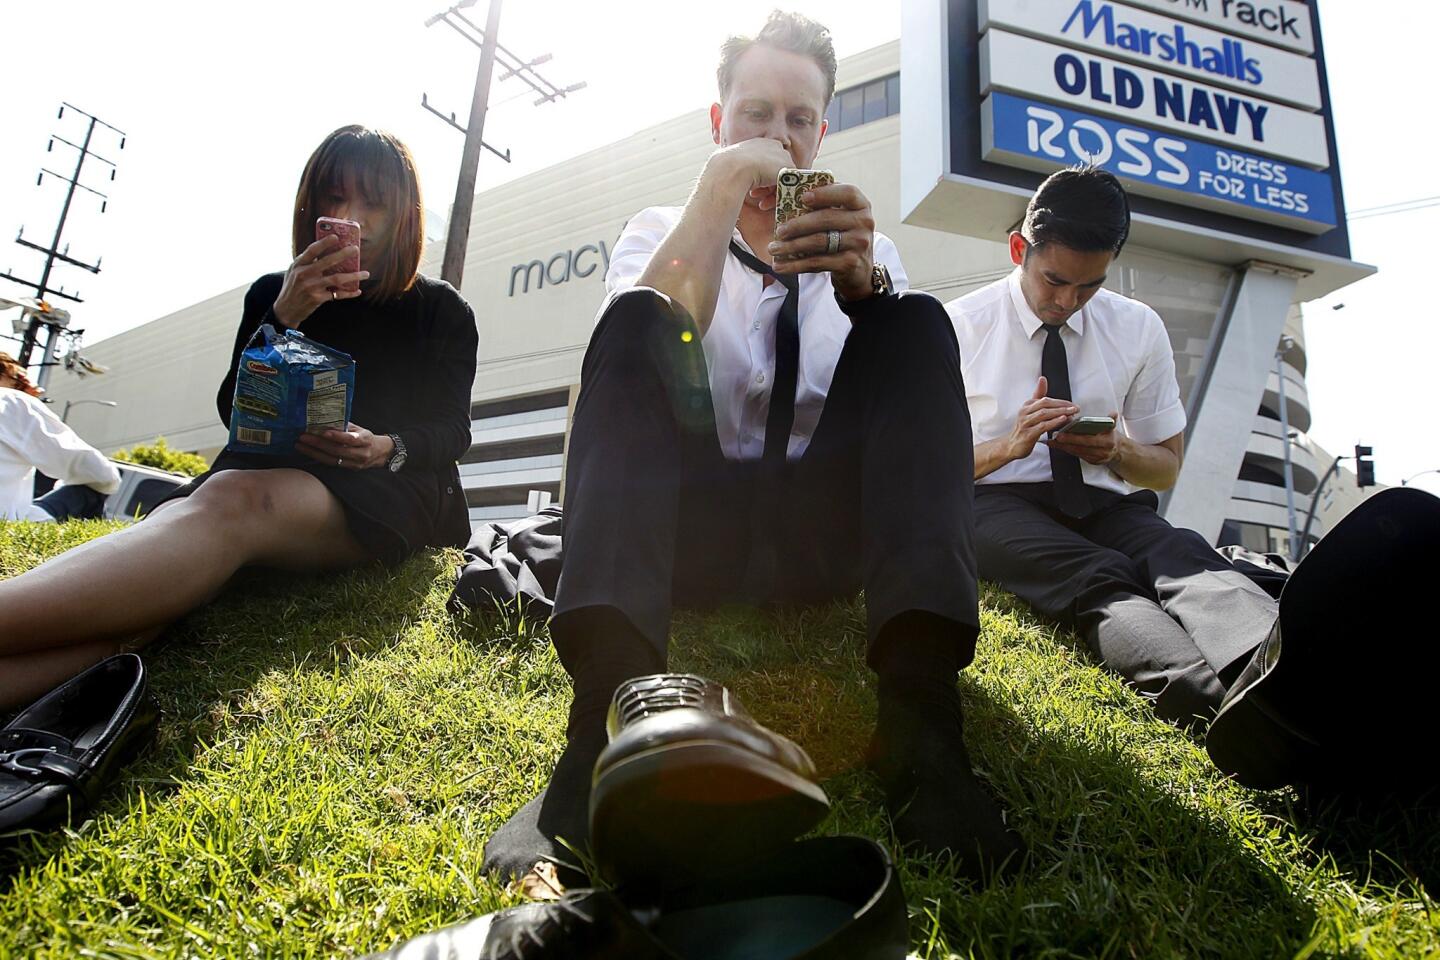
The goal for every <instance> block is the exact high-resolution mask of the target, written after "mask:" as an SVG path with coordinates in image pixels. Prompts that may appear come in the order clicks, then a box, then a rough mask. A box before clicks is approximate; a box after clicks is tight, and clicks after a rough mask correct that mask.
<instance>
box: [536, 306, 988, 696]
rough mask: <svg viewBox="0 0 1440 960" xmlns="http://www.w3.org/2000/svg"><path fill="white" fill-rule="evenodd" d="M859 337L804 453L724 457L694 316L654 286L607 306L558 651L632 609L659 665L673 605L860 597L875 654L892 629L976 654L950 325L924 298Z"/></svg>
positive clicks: (573, 491) (571, 460)
mask: <svg viewBox="0 0 1440 960" xmlns="http://www.w3.org/2000/svg"><path fill="white" fill-rule="evenodd" d="M873 306H875V307H877V309H872V310H871V311H870V313H869V314H868V315H867V316H866V317H864V318H863V319H860V320H857V321H856V322H855V324H854V326H853V327H852V328H851V331H850V333H849V336H848V338H847V339H846V342H845V346H844V349H843V350H842V352H841V355H840V359H839V362H838V363H837V365H836V368H835V375H834V379H833V381H832V383H831V386H830V390H829V392H828V395H827V398H826V401H825V406H824V410H823V412H822V414H821V416H820V420H819V423H818V425H817V427H816V429H815V432H814V434H813V436H812V437H811V441H810V444H809V447H808V449H807V450H806V451H805V453H804V455H803V456H802V457H800V458H799V459H798V460H794V461H790V462H788V463H785V464H784V465H783V466H782V467H780V468H778V469H777V468H775V467H770V466H767V465H766V464H764V463H762V462H753V461H752V462H739V461H733V460H727V459H726V458H725V456H724V455H723V453H722V451H721V448H720V442H719V439H718V437H717V435H716V430H715V419H714V408H713V405H712V402H711V396H710V387H709V379H708V375H707V372H706V366H705V355H704V352H703V348H702V346H701V342H700V334H699V331H698V330H697V329H696V328H695V325H694V322H693V321H692V320H691V318H690V317H689V315H688V314H687V313H686V312H685V311H684V310H683V309H682V308H680V307H679V306H678V305H676V304H673V303H672V302H671V301H669V300H668V299H667V298H665V297H663V296H661V295H660V294H658V293H656V292H654V291H652V290H648V289H643V288H642V289H636V290H631V291H627V292H624V293H621V294H618V295H616V296H615V297H613V298H612V299H611V300H610V301H609V302H608V304H607V305H606V306H605V308H604V310H603V312H602V315H601V317H600V320H599V323H598V324H597V326H596V329H595V332H594V334H593V336H592V337H591V340H590V346H589V349H588V350H587V352H586V354H585V360H584V365H583V368H582V372H581V387H580V396H579V399H578V401H577V405H576V408H575V421H574V426H573V429H572V432H571V437H570V450H569V455H568V462H567V467H566V475H565V480H566V489H565V520H564V524H565V527H564V538H565V564H564V567H563V569H562V571H561V574H560V581H559V584H558V586H557V588H556V598H555V609H554V615H553V618H552V622H551V635H552V636H553V637H554V638H555V644H556V649H557V651H558V652H559V653H560V656H561V658H562V660H563V661H565V662H566V663H567V666H568V665H569V664H570V655H571V652H572V650H573V649H574V647H575V645H576V644H581V643H585V642H587V640H588V639H589V638H587V637H584V636H580V635H579V634H580V633H581V631H578V630H572V629H570V624H571V623H572V622H577V621H575V620H574V619H573V618H571V617H570V615H571V614H573V613H575V612H577V611H581V610H584V609H586V608H594V607H609V608H614V609H616V610H618V611H620V612H621V613H622V614H623V615H624V616H625V617H626V618H627V619H628V620H629V622H630V623H631V624H633V625H634V626H635V628H637V630H638V631H639V632H640V633H641V634H643V635H644V637H645V638H646V639H647V640H648V641H649V642H650V643H651V644H653V645H654V647H655V649H656V651H657V652H658V653H659V654H660V656H661V657H662V658H663V657H664V655H665V652H666V648H667V644H668V638H669V629H670V614H671V609H672V604H680V605H682V606H696V607H704V606H711V605H714V604H717V603H723V602H729V601H752V602H767V601H784V602H816V601H822V600H827V599H833V598H838V597H844V596H853V595H854V594H855V592H856V591H857V590H859V589H861V588H862V587H863V588H864V590H865V598H866V610H867V619H868V632H869V638H870V650H871V653H872V654H873V652H874V649H875V639H876V637H877V636H878V635H879V634H880V633H881V631H882V630H883V629H884V627H885V626H886V624H887V623H889V622H890V621H891V620H893V619H894V618H895V617H896V616H897V615H899V614H902V613H907V612H911V611H921V612H926V613H929V614H935V615H938V616H939V617H941V618H944V620H945V621H949V622H951V623H953V624H954V627H955V629H954V631H953V633H954V636H955V658H956V666H957V668H958V667H960V666H963V665H965V664H967V663H969V662H970V660H971V659H972V658H973V656H974V648H975V637H976V634H977V633H978V629H979V615H978V605H977V592H976V581H975V557H974V550H973V542H974V540H973V533H974V531H973V496H972V487H973V481H972V475H973V457H974V451H973V450H972V448H971V442H970V419H969V412H968V410H967V408H966V405H965V389H964V385H963V383H962V381H961V374H960V357H959V351H958V349H957V347H956V342H955V334H954V329H953V328H952V326H951V324H950V320H949V318H948V317H947V316H946V314H945V311H944V308H943V307H941V306H940V304H939V302H938V301H937V300H935V299H934V298H933V297H931V296H929V295H926V294H918V293H906V294H902V295H900V296H898V297H894V298H892V299H889V300H888V301H885V302H884V303H880V304H876V305H873Z"/></svg>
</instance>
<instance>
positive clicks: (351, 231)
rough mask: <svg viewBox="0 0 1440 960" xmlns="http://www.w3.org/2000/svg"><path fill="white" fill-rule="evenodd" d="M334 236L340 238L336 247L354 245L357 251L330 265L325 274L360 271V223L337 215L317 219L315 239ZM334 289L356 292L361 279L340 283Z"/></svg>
mask: <svg viewBox="0 0 1440 960" xmlns="http://www.w3.org/2000/svg"><path fill="white" fill-rule="evenodd" d="M330 236H334V237H336V238H338V239H339V241H340V245H339V246H338V247H336V248H335V249H337V250H339V249H343V248H345V247H354V248H355V252H354V253H353V254H352V255H350V256H348V257H346V258H344V259H343V260H341V261H340V262H339V263H337V264H335V265H334V266H332V267H330V268H329V269H327V270H326V271H325V273H324V274H323V275H324V276H327V277H328V276H330V275H332V274H336V273H359V272H360V224H358V223H356V222H355V221H354V220H340V219H338V218H336V217H320V218H319V219H317V220H316V221H315V239H316V240H324V239H325V238H326V237H330ZM333 289H335V290H338V291H339V292H340V293H355V292H357V291H359V289H360V281H359V280H351V281H348V282H346V283H342V284H338V285H336V286H335V287H334V288H333Z"/></svg>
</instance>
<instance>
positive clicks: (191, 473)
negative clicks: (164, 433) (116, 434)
mask: <svg viewBox="0 0 1440 960" xmlns="http://www.w3.org/2000/svg"><path fill="white" fill-rule="evenodd" d="M111 457H112V458H113V459H115V460H123V461H125V462H126V463H138V464H140V466H142V467H154V468H155V469H157V470H169V471H170V472H171V473H183V474H185V475H186V476H187V477H198V476H199V475H200V474H202V473H204V472H205V471H206V470H209V469H210V464H208V463H206V462H205V458H204V457H202V456H200V455H199V454H198V453H186V452H185V451H184V450H173V449H171V447H170V444H168V443H166V442H165V438H164V437H156V438H155V442H154V443H148V444H146V443H137V444H136V445H135V446H133V447H131V448H130V449H129V450H117V451H115V453H113V454H111Z"/></svg>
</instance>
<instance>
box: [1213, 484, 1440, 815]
mask: <svg viewBox="0 0 1440 960" xmlns="http://www.w3.org/2000/svg"><path fill="white" fill-rule="evenodd" d="M1437 550H1440V499H1437V498H1436V497H1434V496H1432V495H1430V494H1428V493H1426V492H1424V491H1422V490H1415V489H1412V488H1405V487H1395V488H1391V489H1389V490H1382V491H1380V492H1379V493H1377V494H1374V495H1373V496H1371V497H1370V498H1369V499H1368V500H1366V501H1365V502H1364V503H1362V504H1360V505H1359V506H1358V507H1356V508H1355V509H1354V510H1352V511H1351V512H1350V513H1349V514H1348V515H1346V516H1345V517H1344V519H1342V520H1341V521H1340V522H1339V523H1338V524H1336V526H1335V529H1333V530H1331V531H1330V532H1329V533H1328V534H1326V535H1325V537H1323V538H1322V539H1321V540H1320V542H1319V543H1317V544H1316V545H1315V547H1314V549H1312V550H1311V551H1310V553H1309V554H1308V555H1307V556H1306V557H1305V559H1304V560H1302V561H1301V562H1300V564H1299V566H1297V567H1296V568H1295V572H1294V573H1293V574H1292V575H1291V577H1290V580H1289V581H1288V582H1287V583H1286V584H1285V588H1284V590H1283V591H1282V592H1281V594H1280V612H1279V617H1278V618H1277V620H1276V622H1275V626H1274V627H1273V628H1272V630H1271V632H1270V634H1269V636H1268V637H1267V638H1266V639H1265V642H1263V643H1262V644H1260V646H1259V647H1258V648H1257V649H1256V651H1255V653H1254V655H1253V656H1252V657H1251V659H1250V662H1249V663H1247V664H1246V666H1245V668H1244V669H1243V670H1242V671H1241V673H1240V675H1239V676H1238V677H1237V678H1236V680H1235V683H1234V684H1233V685H1232V686H1231V687H1230V690H1229V691H1228V692H1227V693H1226V695H1225V698H1224V700H1222V701H1221V703H1220V711H1219V713H1218V714H1217V715H1216V717H1215V720H1214V721H1213V722H1212V723H1211V724H1210V730H1209V732H1208V733H1207V735H1206V738H1205V746H1206V748H1207V749H1208V750H1209V752H1210V758H1211V759H1212V760H1213V761H1214V762H1215V765H1216V766H1217V767H1219V768H1220V769H1221V770H1223V771H1225V772H1226V773H1229V774H1231V775H1232V776H1234V777H1235V779H1236V780H1238V781H1239V782H1240V783H1242V784H1244V785H1245V786H1248V787H1256V788H1261V789H1268V788H1273V787H1280V786H1284V785H1286V784H1316V785H1323V786H1325V787H1327V788H1331V789H1336V790H1340V791H1342V792H1350V791H1351V790H1370V789H1388V788H1391V787H1397V786H1413V785H1423V784H1425V783H1427V782H1428V783H1434V782H1435V781H1436V778H1437V770H1436V769H1435V766H1434V764H1431V763H1429V762H1427V761H1424V760H1423V758H1422V757H1423V750H1420V751H1417V747H1418V740H1417V739H1416V738H1417V737H1418V736H1420V734H1419V733H1418V731H1423V730H1431V729H1434V721H1435V709H1434V696H1435V694H1434V688H1435V683H1436V677H1437V676H1440V645H1437V644H1436V643H1435V642H1434V637H1433V633H1434V627H1433V625H1432V624H1433V609H1432V608H1433V605H1432V603H1431V596H1432V593H1433V591H1434V589H1435V586H1434V571H1435V556H1436V552H1437Z"/></svg>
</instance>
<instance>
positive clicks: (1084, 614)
mask: <svg viewBox="0 0 1440 960" xmlns="http://www.w3.org/2000/svg"><path fill="white" fill-rule="evenodd" d="M1087 492H1088V493H1089V494H1090V498H1091V501H1092V503H1093V505H1094V509H1093V510H1092V511H1091V512H1090V513H1089V514H1088V515H1087V516H1085V517H1082V518H1079V519H1076V518H1072V517H1068V516H1066V515H1065V514H1063V513H1062V512H1061V511H1060V510H1059V508H1058V507H1057V506H1056V504H1055V500H1054V493H1053V490H1052V487H1051V484H1049V483H1011V484H980V485H979V486H977V487H976V489H975V494H976V499H975V508H976V549H977V552H978V555H979V565H980V566H979V570H980V576H982V577H984V578H985V579H987V580H992V581H994V582H995V583H997V584H999V585H1000V586H1001V587H1003V588H1004V589H1006V590H1008V591H1010V592H1011V593H1014V594H1015V595H1016V596H1018V597H1020V598H1021V599H1022V600H1025V601H1026V602H1028V603H1029V604H1030V605H1031V606H1033V607H1034V608H1035V609H1036V610H1037V611H1038V612H1040V613H1042V614H1044V615H1045V616H1048V617H1052V618H1054V619H1057V620H1060V621H1061V622H1063V623H1066V624H1069V625H1070V626H1072V627H1074V628H1076V629H1078V630H1079V631H1080V633H1081V634H1082V635H1083V636H1084V638H1085V640H1086V642H1087V643H1088V644H1089V646H1090V648H1091V650H1092V651H1093V652H1094V653H1095V655H1096V656H1097V657H1099V658H1100V659H1101V660H1103V661H1104V662H1105V663H1106V665H1107V666H1109V667H1110V668H1111V669H1113V670H1115V671H1116V672H1118V673H1120V674H1121V675H1122V676H1124V677H1125V678H1126V679H1127V680H1129V681H1130V682H1131V684H1133V685H1134V686H1135V688H1136V689H1137V690H1139V692H1140V693H1141V694H1143V695H1144V696H1146V697H1148V698H1151V699H1153V701H1154V707H1155V710H1156V712H1157V713H1159V714H1160V715H1161V716H1163V717H1165V718H1167V719H1170V720H1178V721H1181V722H1189V721H1191V720H1193V719H1194V718H1196V717H1203V718H1208V717H1211V716H1213V715H1214V713H1215V710H1216V709H1217V708H1218V707H1219V705H1220V701H1221V699H1222V698H1223V697H1224V696H1225V687H1226V684H1227V683H1228V682H1229V681H1230V680H1231V679H1232V678H1233V674H1234V673H1236V672H1238V669H1239V667H1240V666H1243V662H1244V660H1245V658H1247V657H1248V656H1249V655H1250V653H1251V651H1253V650H1254V649H1255V647H1256V646H1258V645H1259V644H1260V641H1261V640H1263V639H1264V638H1265V635H1266V633H1268V632H1269V630H1270V627H1271V626H1272V625H1273V624H1274V622H1275V618H1276V616H1277V615H1278V611H1279V608H1278V605H1277V603H1276V601H1275V600H1273V599H1271V597H1270V596H1269V595H1268V594H1266V593H1265V591H1264V590H1262V589H1260V587H1258V586H1256V585H1255V583H1254V582H1253V581H1252V580H1251V579H1250V578H1249V577H1247V576H1245V575H1244V574H1243V573H1241V572H1240V571H1238V570H1237V569H1235V568H1234V567H1233V566H1231V565H1230V564H1229V563H1228V562H1227V561H1226V560H1225V558H1224V557H1222V556H1220V554H1219V553H1218V552H1217V551H1216V550H1215V549H1214V548H1213V547H1211V546H1210V545H1209V544H1208V543H1206V542H1205V539H1204V538H1203V537H1201V536H1200V535H1199V534H1198V533H1196V532H1194V531H1193V530H1185V529H1179V528H1176V527H1172V526H1171V525H1170V524H1168V523H1166V522H1165V520H1164V519H1163V518H1162V517H1160V516H1159V515H1158V514H1157V513H1156V512H1155V509H1156V506H1157V504H1158V498H1157V497H1156V496H1155V494H1154V493H1153V492H1151V491H1149V490H1142V491H1139V492H1137V493H1132V494H1130V495H1129V496H1122V495H1120V494H1118V493H1113V492H1110V491H1106V490H1100V489H1098V488H1095V487H1089V488H1087Z"/></svg>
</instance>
